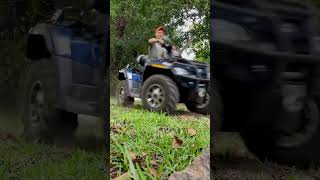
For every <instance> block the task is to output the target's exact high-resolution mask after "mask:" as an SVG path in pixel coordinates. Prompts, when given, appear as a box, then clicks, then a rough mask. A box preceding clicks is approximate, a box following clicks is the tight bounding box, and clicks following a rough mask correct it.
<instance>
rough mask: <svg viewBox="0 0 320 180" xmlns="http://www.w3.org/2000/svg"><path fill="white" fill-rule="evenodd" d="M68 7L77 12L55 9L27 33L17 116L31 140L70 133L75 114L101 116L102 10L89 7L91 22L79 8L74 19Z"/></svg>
mask: <svg viewBox="0 0 320 180" xmlns="http://www.w3.org/2000/svg"><path fill="white" fill-rule="evenodd" d="M106 3H107V2H106ZM105 6H107V4H105ZM67 11H69V12H71V11H72V12H75V11H76V12H78V10H74V9H72V8H71V9H69V8H65V9H58V10H57V11H56V13H55V14H54V16H53V17H52V18H51V19H49V20H48V21H47V22H44V23H39V24H37V25H36V26H34V27H32V28H31V29H30V31H29V33H28V36H27V45H26V48H27V52H26V60H27V62H28V67H27V69H28V70H27V73H26V77H25V81H24V87H23V88H24V90H25V91H24V92H25V93H24V94H23V98H24V101H23V103H22V106H23V108H22V110H23V111H22V119H23V123H24V133H25V136H26V138H27V139H29V140H32V141H35V140H43V141H48V142H52V141H54V140H55V139H56V138H59V137H62V138H65V137H72V136H73V134H74V132H75V130H76V129H77V126H78V120H77V117H78V114H85V115H92V116H100V117H102V115H103V114H104V113H103V112H104V110H103V108H106V107H103V105H104V104H105V99H104V97H105V95H106V93H105V92H104V91H105V90H106V88H105V84H104V83H105V77H106V73H107V72H106V70H107V69H106V56H105V50H106V48H107V47H106V35H107V23H108V22H107V21H108V20H107V10H106V9H103V8H101V9H96V11H94V10H93V11H92V10H91V9H90V10H88V11H89V12H90V13H91V14H94V16H93V17H94V23H93V24H86V23H83V21H82V20H81V18H82V17H84V16H86V15H84V11H82V14H81V15H79V14H80V11H79V13H78V15H77V16H76V17H77V18H74V17H73V16H69V17H68V16H65V14H66V13H65V12H67ZM66 135H68V136H66Z"/></svg>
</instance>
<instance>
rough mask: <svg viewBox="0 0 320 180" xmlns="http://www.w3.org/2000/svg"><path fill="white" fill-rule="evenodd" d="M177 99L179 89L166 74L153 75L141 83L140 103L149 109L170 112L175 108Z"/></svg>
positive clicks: (178, 97)
mask: <svg viewBox="0 0 320 180" xmlns="http://www.w3.org/2000/svg"><path fill="white" fill-rule="evenodd" d="M179 99H180V94H179V89H178V87H177V85H176V83H175V82H174V81H173V80H172V79H171V78H170V77H168V76H165V75H153V76H151V77H149V78H148V79H147V80H146V81H145V82H144V84H143V87H142V104H143V106H144V108H146V109H148V110H150V111H156V112H164V113H168V114H171V113H172V112H173V111H174V110H175V109H176V104H177V103H178V102H179Z"/></svg>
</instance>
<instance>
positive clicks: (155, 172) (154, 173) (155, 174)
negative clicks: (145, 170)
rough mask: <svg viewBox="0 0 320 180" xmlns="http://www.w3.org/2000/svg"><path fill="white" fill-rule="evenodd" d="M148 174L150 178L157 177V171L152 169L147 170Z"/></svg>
mask: <svg viewBox="0 0 320 180" xmlns="http://www.w3.org/2000/svg"><path fill="white" fill-rule="evenodd" d="M149 172H150V174H151V175H152V176H154V177H157V175H158V174H157V170H155V169H153V168H149Z"/></svg>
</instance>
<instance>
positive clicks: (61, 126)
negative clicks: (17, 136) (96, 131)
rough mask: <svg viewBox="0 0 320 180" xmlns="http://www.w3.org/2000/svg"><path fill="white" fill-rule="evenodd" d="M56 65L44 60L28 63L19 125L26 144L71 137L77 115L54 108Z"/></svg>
mask: <svg viewBox="0 0 320 180" xmlns="http://www.w3.org/2000/svg"><path fill="white" fill-rule="evenodd" d="M55 67H56V65H55V64H54V63H53V62H52V61H50V60H47V59H42V60H39V61H35V62H32V63H30V64H29V67H28V71H27V73H26V76H25V79H24V82H23V83H24V85H23V87H24V89H25V91H24V92H25V93H24V95H23V96H22V105H23V109H22V114H21V115H22V117H21V118H22V122H23V125H24V136H25V138H26V139H27V140H28V141H32V142H45V143H54V142H55V137H57V136H66V135H68V136H73V134H74V132H75V130H76V129H77V126H78V120H77V114H74V113H71V112H66V111H63V110H59V109H57V108H56V107H55V105H56V99H57V94H56V93H57V84H58V80H57V71H56V69H55Z"/></svg>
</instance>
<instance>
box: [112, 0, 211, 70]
mask: <svg viewBox="0 0 320 180" xmlns="http://www.w3.org/2000/svg"><path fill="white" fill-rule="evenodd" d="M191 10H192V11H191ZM110 15H111V20H110V30H111V40H110V41H111V49H110V53H111V64H112V69H118V68H119V67H122V66H124V65H125V64H127V63H128V62H130V61H134V56H133V55H137V54H146V53H147V50H148V43H147V40H148V39H149V38H151V37H153V36H154V29H155V28H156V27H158V26H159V25H165V26H166V29H167V32H166V34H168V35H169V36H170V39H171V40H172V41H173V43H174V44H175V45H177V46H179V47H182V44H184V43H186V42H187V40H188V39H189V38H190V37H191V36H192V37H194V38H195V39H194V42H193V44H194V45H193V46H192V49H194V50H199V51H200V50H207V51H208V50H209V46H208V44H206V45H207V46H205V47H202V46H199V45H198V46H196V44H199V43H201V42H202V41H203V40H206V39H209V28H210V26H209V21H210V19H209V1H208V0H190V1H186V0H179V1H169V0H164V1H163V0H139V1H137V0H127V1H121V0H112V1H111V14H110ZM203 17H204V18H203ZM188 18H191V19H192V21H193V24H192V25H191V27H192V30H191V31H189V32H183V31H181V29H178V27H179V26H182V25H185V24H186V22H185V21H184V20H186V19H188ZM199 19H200V20H199ZM197 21H199V22H197ZM197 55H198V56H199V57H200V56H201V55H202V53H198V54H197ZM204 59H206V60H208V58H204Z"/></svg>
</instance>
